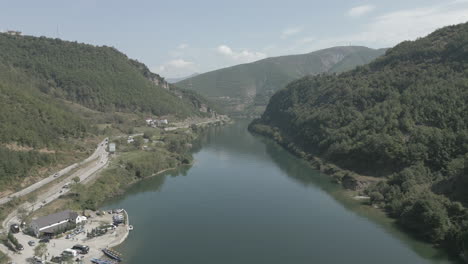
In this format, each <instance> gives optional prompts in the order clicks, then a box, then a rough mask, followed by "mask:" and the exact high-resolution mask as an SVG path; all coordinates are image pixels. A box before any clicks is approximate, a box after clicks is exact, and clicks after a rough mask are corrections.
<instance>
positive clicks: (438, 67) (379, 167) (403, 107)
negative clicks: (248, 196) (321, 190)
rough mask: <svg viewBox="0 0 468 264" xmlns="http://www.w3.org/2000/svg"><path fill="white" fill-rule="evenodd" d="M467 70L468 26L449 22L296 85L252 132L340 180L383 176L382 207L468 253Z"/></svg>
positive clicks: (277, 98) (374, 193) (375, 197)
mask: <svg viewBox="0 0 468 264" xmlns="http://www.w3.org/2000/svg"><path fill="white" fill-rule="evenodd" d="M467 72H468V24H461V25H456V26H450V27H446V28H443V29H440V30H437V31H435V32H434V33H432V34H430V35H429V36H427V37H425V38H421V39H418V40H416V41H406V42H403V43H401V44H399V45H397V46H396V47H395V48H392V49H390V50H388V51H387V52H386V54H385V56H383V57H381V58H378V59H377V60H375V61H374V62H372V63H370V64H368V65H364V66H360V67H358V68H357V69H355V70H352V71H349V72H346V73H343V74H340V75H320V76H315V77H306V78H302V79H300V80H297V81H295V82H293V83H291V84H290V85H288V87H287V88H286V89H283V90H281V91H279V92H277V93H276V94H275V95H274V96H273V97H272V98H271V100H270V102H269V104H268V106H267V109H266V111H265V113H264V114H263V115H262V117H261V118H260V119H258V120H256V121H254V122H253V123H252V124H251V126H250V129H251V130H252V131H256V132H258V133H261V134H264V135H268V136H270V137H272V138H274V139H275V140H276V141H277V142H279V143H280V144H282V145H283V146H285V147H287V148H288V149H290V150H292V151H293V152H295V153H297V154H299V155H300V156H302V157H304V158H305V159H308V160H310V161H312V162H313V163H314V164H316V165H317V166H318V167H320V168H322V169H324V170H325V171H327V172H328V173H332V174H333V176H334V178H335V179H336V180H337V181H349V178H355V181H358V179H359V176H358V174H360V175H371V176H377V177H381V178H383V179H384V180H383V181H378V182H379V183H377V184H372V185H371V186H369V187H368V188H367V189H365V190H364V191H363V192H364V193H366V194H367V195H369V196H370V197H371V202H372V203H373V204H374V205H377V206H379V207H383V208H385V209H386V210H387V212H388V213H389V214H390V215H391V216H393V217H395V218H397V219H398V223H399V224H400V225H401V226H402V227H404V228H406V229H408V230H411V231H412V232H413V233H414V234H416V235H418V236H419V237H421V238H423V239H425V240H428V241H431V242H433V243H436V244H439V245H443V246H445V247H446V248H448V249H449V250H451V251H453V252H454V253H455V254H459V253H460V251H463V250H465V253H466V252H467V250H468V248H467V247H466V245H468V233H467V232H466V230H468V226H467V225H468V210H467V209H466V206H467V205H468V196H467V192H466V190H467V189H468V174H467V172H466V164H467V160H468V154H467V153H468V144H467V142H468V109H467V108H466V104H467V102H468V85H467V84H468V74H467ZM327 163H331V164H333V165H326V164H327Z"/></svg>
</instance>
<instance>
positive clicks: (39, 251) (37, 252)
mask: <svg viewBox="0 0 468 264" xmlns="http://www.w3.org/2000/svg"><path fill="white" fill-rule="evenodd" d="M46 254H47V245H46V244H45V243H39V245H37V246H36V247H35V248H34V256H38V257H40V258H42V257H43V256H44V255H46Z"/></svg>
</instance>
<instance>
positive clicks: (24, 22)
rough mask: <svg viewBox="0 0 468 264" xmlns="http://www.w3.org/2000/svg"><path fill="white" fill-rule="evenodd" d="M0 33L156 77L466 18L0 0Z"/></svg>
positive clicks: (446, 13)
mask: <svg viewBox="0 0 468 264" xmlns="http://www.w3.org/2000/svg"><path fill="white" fill-rule="evenodd" d="M0 4H1V5H0V6H1V8H0V30H7V29H15V30H20V31H22V32H24V34H27V35H34V36H47V37H56V36H57V27H58V34H59V36H60V38H62V39H65V40H72V41H78V42H84V43H91V44H95V45H107V46H113V47H115V48H117V49H119V50H120V51H122V52H124V53H126V54H127V55H128V56H129V57H131V58H135V59H138V60H139V61H141V62H143V63H145V64H146V65H148V67H150V69H152V70H153V71H154V72H156V73H159V74H161V75H162V76H165V77H180V76H186V75H189V74H191V73H193V72H206V71H210V70H214V69H218V68H222V67H227V66H231V65H235V64H240V63H246V62H251V61H255V60H258V59H262V58H265V57H271V56H279V55H287V54H298V53H306V52H311V51H314V50H318V49H322V48H327V47H332V46H337V45H363V46H368V47H372V48H382V47H391V46H393V45H395V44H397V43H399V42H401V41H403V40H413V39H415V38H417V37H423V36H425V35H427V34H428V33H430V32H431V31H433V30H435V29H437V28H440V27H442V26H446V25H451V24H456V23H461V22H467V21H468V0H445V1H432V0H424V1H423V0H406V1H402V0H393V1H365V0H363V1H352V0H348V1H344V0H341V1H338V0H327V1H314V0H287V1H285V0H282V1H277V0H269V1H260V0H258V1H256V0H249V1H246V0H236V1H229V2H226V3H224V2H222V1H219V0H218V1H214V0H198V1H177V0H172V1H149V0H142V1H139V0H132V1H128V0H127V1H121V0H113V1H107V0H77V1H66V0H41V1H37V0H30V1H25V0H14V1H5V0H0Z"/></svg>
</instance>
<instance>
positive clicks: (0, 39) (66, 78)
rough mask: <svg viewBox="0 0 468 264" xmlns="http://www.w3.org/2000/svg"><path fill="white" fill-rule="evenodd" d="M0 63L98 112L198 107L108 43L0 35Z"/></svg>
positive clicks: (52, 92)
mask: <svg viewBox="0 0 468 264" xmlns="http://www.w3.org/2000/svg"><path fill="white" fill-rule="evenodd" d="M0 61H1V62H2V63H3V64H4V65H8V66H9V67H12V68H14V69H17V70H19V71H23V72H25V73H26V74H27V75H28V76H29V77H34V78H37V79H38V80H40V81H42V83H39V84H38V87H37V88H38V89H40V90H41V91H42V92H44V93H46V94H49V95H52V96H54V97H57V98H62V99H66V100H68V101H72V102H76V103H79V104H81V105H83V106H86V107H89V108H91V109H96V110H99V111H140V112H151V113H152V114H155V115H165V114H177V115H179V116H181V117H186V116H189V115H192V114H194V113H196V111H195V110H197V109H195V108H193V107H192V105H191V104H190V103H191V101H188V100H187V101H186V100H184V99H182V100H181V99H180V98H179V97H178V96H176V95H175V94H173V93H171V92H170V91H169V90H168V89H169V86H168V84H167V83H165V82H164V79H163V78H161V77H160V76H158V75H156V74H153V73H151V72H150V71H149V70H148V68H147V67H146V66H145V65H144V64H142V63H139V62H137V61H135V60H132V59H129V58H128V57H127V56H125V55H124V54H123V53H121V52H119V51H117V50H116V49H115V48H111V47H106V46H103V47H98V46H92V45H87V44H82V43H76V42H68V41H62V40H60V39H50V38H45V37H40V38H37V37H30V36H21V37H18V36H9V35H6V34H0ZM163 86H164V88H166V89H164V88H162V87H163Z"/></svg>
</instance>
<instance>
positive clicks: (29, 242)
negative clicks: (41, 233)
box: [28, 240, 36, 247]
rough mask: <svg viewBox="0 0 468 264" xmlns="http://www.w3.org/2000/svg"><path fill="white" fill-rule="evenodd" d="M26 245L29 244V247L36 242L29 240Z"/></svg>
mask: <svg viewBox="0 0 468 264" xmlns="http://www.w3.org/2000/svg"><path fill="white" fill-rule="evenodd" d="M28 245H30V246H31V247H34V246H35V245H36V242H34V241H32V240H29V241H28Z"/></svg>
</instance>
